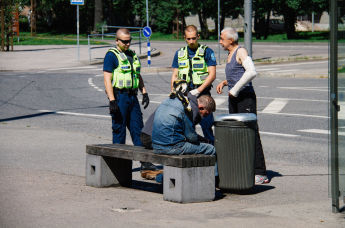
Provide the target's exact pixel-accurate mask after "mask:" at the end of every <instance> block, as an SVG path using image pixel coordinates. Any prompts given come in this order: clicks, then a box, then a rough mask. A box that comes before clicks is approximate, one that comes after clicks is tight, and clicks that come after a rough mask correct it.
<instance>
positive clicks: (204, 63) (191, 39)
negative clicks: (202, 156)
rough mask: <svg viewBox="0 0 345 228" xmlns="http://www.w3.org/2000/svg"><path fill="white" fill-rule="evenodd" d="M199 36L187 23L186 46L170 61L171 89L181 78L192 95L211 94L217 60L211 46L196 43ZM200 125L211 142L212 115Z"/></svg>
mask: <svg viewBox="0 0 345 228" xmlns="http://www.w3.org/2000/svg"><path fill="white" fill-rule="evenodd" d="M199 38H200V35H199V33H198V30H197V28H196V27H195V26H194V25H188V26H187V27H186V29H185V30H184V39H185V41H186V43H187V46H185V47H182V48H180V49H179V50H178V51H176V53H175V56H174V60H173V63H172V68H173V73H172V76H171V90H173V83H174V81H175V80H176V79H183V80H186V81H187V83H188V89H189V91H190V93H191V94H192V95H194V96H201V95H211V93H210V90H211V88H212V82H213V81H214V80H215V79H216V65H217V61H216V57H215V55H214V52H213V50H212V49H211V48H209V47H207V46H206V45H200V44H199V43H198V40H199ZM200 125H201V128H202V131H203V134H204V137H205V138H207V139H208V140H209V141H210V142H211V143H212V144H213V143H214V136H213V131H212V125H213V115H208V116H207V117H205V118H203V119H202V121H201V122H200Z"/></svg>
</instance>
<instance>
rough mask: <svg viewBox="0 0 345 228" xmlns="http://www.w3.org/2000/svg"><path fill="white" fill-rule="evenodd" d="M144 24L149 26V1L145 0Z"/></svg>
mask: <svg viewBox="0 0 345 228" xmlns="http://www.w3.org/2000/svg"><path fill="white" fill-rule="evenodd" d="M146 26H147V27H149V2H148V0H146Z"/></svg>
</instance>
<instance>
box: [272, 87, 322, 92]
mask: <svg viewBox="0 0 345 228" xmlns="http://www.w3.org/2000/svg"><path fill="white" fill-rule="evenodd" d="M320 88H322V87H278V89H291V90H306V91H320V92H328V88H327V87H324V88H325V89H320Z"/></svg>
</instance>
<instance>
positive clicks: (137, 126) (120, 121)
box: [112, 92, 144, 146]
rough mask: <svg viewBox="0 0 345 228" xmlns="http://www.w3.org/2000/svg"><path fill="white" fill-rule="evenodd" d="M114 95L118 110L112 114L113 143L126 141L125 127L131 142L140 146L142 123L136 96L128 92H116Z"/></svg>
mask: <svg viewBox="0 0 345 228" xmlns="http://www.w3.org/2000/svg"><path fill="white" fill-rule="evenodd" d="M114 95H115V97H116V101H117V105H118V106H119V109H120V112H119V113H116V114H113V115H112V129H113V143H114V144H125V143H126V127H127V128H128V130H129V133H130V134H131V137H132V141H133V144H134V145H135V146H142V143H141V141H140V133H141V129H142V128H143V126H144V123H143V114H142V112H141V110H140V105H139V102H138V98H137V96H136V95H135V94H130V93H128V92H123V93H120V92H118V93H115V94H114Z"/></svg>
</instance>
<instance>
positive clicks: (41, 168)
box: [0, 47, 345, 228]
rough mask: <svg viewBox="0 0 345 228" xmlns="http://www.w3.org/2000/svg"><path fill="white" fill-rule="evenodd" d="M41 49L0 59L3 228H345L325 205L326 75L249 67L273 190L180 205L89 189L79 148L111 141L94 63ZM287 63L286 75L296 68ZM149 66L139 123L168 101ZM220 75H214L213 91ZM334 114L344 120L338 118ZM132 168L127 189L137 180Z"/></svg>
mask: <svg viewBox="0 0 345 228" xmlns="http://www.w3.org/2000/svg"><path fill="white" fill-rule="evenodd" d="M25 48H30V47H25ZM31 48H32V47H31ZM41 48H42V50H37V51H34V52H33V53H35V58H33V59H30V58H32V56H31V55H29V52H25V51H23V52H21V51H18V52H17V53H6V55H1V56H0V69H7V70H8V71H2V72H0V158H1V159H0V173H1V175H0V203H1V208H2V209H1V210H0V224H1V225H2V226H4V227H66V226H67V227H114V226H119V227H120V226H121V227H138V226H141V227H162V226H166V227H185V226H190V227H210V226H217V227H229V226H231V227H238V226H241V227H242V226H243V227H262V226H265V227H272V228H273V227H277V226H282V227H344V221H345V220H344V216H343V215H342V214H332V213H331V202H330V199H329V197H328V178H329V176H328V165H327V160H328V118H327V116H328V111H327V110H328V108H327V106H328V105H327V97H328V92H327V90H328V80H327V78H324V77H323V76H317V75H313V74H306V76H307V77H299V76H298V77H297V76H296V74H295V72H294V71H291V72H292V73H291V72H288V73H289V74H287V75H286V74H285V73H284V74H282V72H280V73H279V69H281V70H282V69H283V67H285V66H286V65H285V64H279V65H281V66H279V65H277V64H275V65H257V70H258V72H259V76H258V77H257V78H256V79H255V80H254V86H255V90H256V92H257V98H258V119H259V126H260V132H261V138H262V143H263V147H264V153H265V156H266V165H267V169H268V174H269V176H270V177H271V178H272V181H271V183H270V184H267V185H260V186H255V189H254V192H253V193H252V194H232V193H231V194H230V193H229V194H225V195H222V196H221V197H222V198H220V199H217V200H215V201H213V202H210V203H198V204H183V205H179V204H174V203H170V202H167V201H163V200H162V194H157V193H155V192H152V190H150V189H151V188H149V189H148V188H147V187H146V188H145V187H144V188H136V189H128V188H121V187H110V188H102V189H99V188H92V187H88V186H85V178H84V176H85V145H86V144H94V143H95V144H96V143H110V142H111V120H110V117H109V115H108V107H107V106H108V102H107V99H106V96H105V93H104V86H103V77H102V66H101V65H91V66H85V65H84V66H83V65H82V64H80V65H78V66H76V65H75V63H71V58H72V57H75V52H74V49H70V48H69V47H65V49H60V47H56V48H52V47H44V48H43V47H41ZM171 48H174V47H171ZM174 49H175V48H174ZM161 50H163V51H166V50H168V48H166V49H164V48H161ZM263 50H264V49H263ZM313 50H314V49H313V48H312V49H310V51H313ZM60 51H61V52H60ZM263 54H264V53H263ZM275 54H279V53H278V52H277V53H275ZM102 55H104V53H103V54H102ZM82 56H85V55H82ZM86 56H87V55H86ZM272 57H273V56H272ZM276 57H277V56H276ZM161 58H162V59H161ZM160 59H161V60H162V63H161V64H158V63H157V65H162V66H165V65H164V64H166V66H169V65H170V61H171V58H170V57H169V56H168V55H167V54H166V55H164V53H163V54H162V56H160ZM7 60H8V61H7ZM153 60H154V61H153V62H154V63H156V61H158V59H153ZM164 61H165V62H164ZM143 62H145V60H143ZM12 63H15V64H18V65H12ZM293 64H295V65H293ZM293 64H292V63H291V64H290V68H289V66H286V68H284V70H294V69H295V68H296V66H297V65H296V64H297V63H293ZM313 64H314V65H315V66H317V65H319V64H320V63H319V62H313V63H312V64H310V65H308V64H298V66H301V67H302V68H303V69H305V70H306V71H309V70H308V68H307V67H306V66H309V69H312V68H313V67H312V66H313ZM19 65H23V66H25V67H24V69H22V68H20V66H19ZM283 65H284V66H283ZM18 66H19V67H18ZM10 67H13V69H14V70H13V69H12V68H11V69H10ZM152 68H153V69H151V71H145V72H151V73H143V77H144V81H145V83H146V86H147V89H148V91H149V94H150V99H151V103H150V105H149V107H148V108H147V109H146V110H143V117H144V119H147V117H148V116H149V115H150V114H151V113H152V112H153V111H154V109H155V108H156V107H157V106H158V104H159V103H160V102H161V101H162V100H163V99H165V98H166V97H167V95H168V92H169V82H170V73H169V72H160V73H152V72H155V71H154V70H156V69H155V68H154V67H152ZM269 68H270V69H269ZM18 69H21V70H20V71H19V70H18ZM37 69H40V70H37ZM325 69H326V71H327V68H325ZM11 70H12V71H11ZM223 70H224V66H223V65H221V66H219V67H217V79H216V82H215V83H214V84H215V85H216V84H217V83H218V82H219V81H220V80H222V79H224V71H223ZM274 71H277V72H274ZM326 75H327V73H326ZM295 76H296V77H295ZM300 76H301V75H300ZM310 76H312V77H310ZM294 77H295V78H294ZM341 88H342V89H343V88H344V87H343V86H341ZM340 91H341V90H340ZM341 92H342V91H341ZM342 94H343V92H342ZM213 95H214V97H215V99H216V101H217V111H216V114H219V113H226V112H227V105H226V103H227V101H226V99H227V98H226V96H225V95H217V94H216V93H215V92H214V91H213ZM139 98H140V99H141V95H140V96H139ZM340 113H341V112H340ZM340 116H343V117H342V118H344V119H345V113H343V114H342V115H340ZM197 130H198V131H200V128H197ZM341 137H343V136H341ZM127 143H129V144H130V143H131V140H130V138H127ZM137 166H138V162H134V167H137ZM137 170H138V169H135V170H134V172H133V177H134V180H139V181H138V182H141V183H142V179H141V178H140V176H139V172H136V171H137ZM138 189H144V190H145V191H138ZM239 224H240V225H239ZM1 225H0V226H1Z"/></svg>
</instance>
